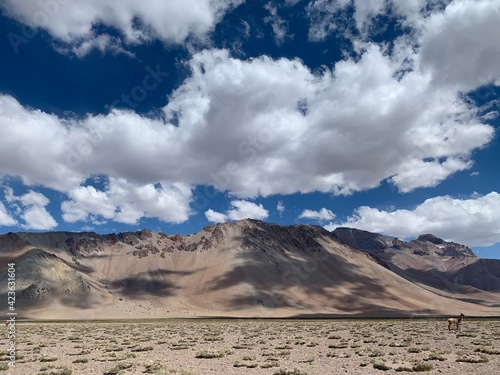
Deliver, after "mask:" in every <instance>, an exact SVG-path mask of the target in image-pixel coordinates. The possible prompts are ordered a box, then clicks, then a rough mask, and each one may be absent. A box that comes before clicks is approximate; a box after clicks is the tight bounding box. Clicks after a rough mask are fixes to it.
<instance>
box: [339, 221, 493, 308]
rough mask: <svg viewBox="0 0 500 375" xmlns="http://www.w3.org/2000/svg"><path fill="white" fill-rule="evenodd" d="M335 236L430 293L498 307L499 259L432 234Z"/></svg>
mask: <svg viewBox="0 0 500 375" xmlns="http://www.w3.org/2000/svg"><path fill="white" fill-rule="evenodd" d="M333 233H334V235H335V236H337V237H338V238H339V239H340V240H342V241H343V242H344V243H345V244H348V245H349V246H351V247H353V248H355V249H357V250H360V251H363V252H366V253H369V254H371V255H372V256H373V257H374V259H376V260H377V261H378V263H379V264H381V265H383V266H385V267H386V268H388V269H390V270H391V271H393V272H395V273H397V274H398V275H400V276H402V277H404V278H405V279H407V280H409V281H411V282H413V283H416V284H418V285H421V286H424V287H426V288H427V289H429V290H433V291H434V292H436V293H439V294H449V293H450V292H454V293H458V294H459V295H457V296H456V298H459V299H463V300H471V301H474V300H475V299H477V300H476V301H475V302H478V303H484V304H489V305H495V304H496V302H495V300H496V299H495V298H494V297H495V296H494V294H495V293H498V292H500V260H497V259H482V258H478V257H477V256H476V255H475V254H474V253H473V252H472V251H471V249H469V248H468V247H467V246H464V245H460V244H457V243H455V242H448V241H444V240H443V239H440V238H437V237H436V236H434V235H432V234H424V235H421V236H419V237H418V238H417V239H416V240H413V241H409V242H405V241H401V240H399V239H398V238H395V237H390V236H383V235H380V234H377V233H371V232H367V231H362V230H358V229H353V228H337V229H335V231H334V232H333ZM460 294H461V295H460ZM472 296H474V297H472ZM482 300H483V301H482ZM489 300H491V301H492V302H488V301H489Z"/></svg>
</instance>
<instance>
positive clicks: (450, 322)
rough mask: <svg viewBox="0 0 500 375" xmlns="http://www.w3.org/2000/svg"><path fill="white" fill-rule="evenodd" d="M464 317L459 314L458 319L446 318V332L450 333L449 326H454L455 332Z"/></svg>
mask: <svg viewBox="0 0 500 375" xmlns="http://www.w3.org/2000/svg"><path fill="white" fill-rule="evenodd" d="M464 316H465V315H464V314H460V317H458V318H448V319H447V320H446V321H447V322H448V331H451V326H456V327H457V328H456V330H457V331H458V328H459V327H460V323H462V320H463V319H464Z"/></svg>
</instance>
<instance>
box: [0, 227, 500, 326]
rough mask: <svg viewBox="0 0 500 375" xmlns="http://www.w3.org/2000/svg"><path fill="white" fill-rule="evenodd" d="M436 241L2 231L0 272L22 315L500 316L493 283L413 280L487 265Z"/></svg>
mask: <svg viewBox="0 0 500 375" xmlns="http://www.w3.org/2000/svg"><path fill="white" fill-rule="evenodd" d="M435 242H439V240H438V239H435V238H431V237H428V236H426V237H422V238H420V239H419V240H417V241H416V242H415V244H412V243H405V242H403V241H399V240H397V239H394V238H392V239H391V238H389V237H384V236H379V235H375V234H369V233H368V232H359V233H358V232H356V231H354V232H351V234H350V235H348V231H346V230H344V229H342V230H339V231H335V232H333V233H332V232H328V231H327V230H325V229H323V228H321V227H317V226H307V225H294V226H280V225H276V224H270V223H264V222H261V221H256V220H242V221H239V222H234V223H223V224H216V225H211V226H207V227H205V228H204V229H203V230H201V231H200V232H198V233H195V234H193V235H188V236H181V235H167V234H164V233H154V232H150V231H148V230H142V231H139V232H129V233H120V234H108V235H98V234H95V233H72V232H48V233H8V234H5V235H1V236H0V277H1V278H2V279H4V280H6V278H7V275H6V268H7V264H8V263H9V262H15V263H16V270H17V272H16V283H17V284H16V285H17V303H18V309H19V313H20V314H21V315H22V316H26V317H36V318H120V317H141V318H153V317H167V316H183V317H184V316H241V317H287V316H325V315H332V316H333V315H352V316H399V315H411V316H413V315H419V314H420V315H429V314H443V313H446V314H449V313H455V314H456V312H457V311H461V312H464V313H465V314H468V315H500V297H499V296H498V293H494V291H495V290H496V289H494V288H496V286H495V285H496V284H494V283H492V284H491V285H492V286H491V288H493V289H491V288H490V289H488V288H484V289H480V288H476V287H473V291H472V292H471V291H470V290H469V291H468V294H467V300H466V297H465V294H464V295H462V294H461V293H462V291H461V290H458V289H457V290H453V291H451V292H450V291H449V290H446V289H445V288H444V287H442V285H441V284H439V283H437V284H436V285H432V286H431V285H428V284H425V283H421V282H420V279H419V277H421V276H422V275H421V274H419V272H422V273H427V272H429V273H432V272H434V271H435V272H441V271H437V268H436V267H437V266H433V267H434V268H433V267H431V266H430V264H431V263H432V261H436V259H442V262H441V263H443V264H451V263H448V262H449V261H450V260H451V259H457V260H459V261H460V262H464V263H465V265H466V267H469V266H470V267H472V268H471V269H473V270H474V271H473V273H474V274H480V272H481V271H480V270H478V271H475V270H476V268H474V267H479V268H478V269H482V268H481V267H483V268H484V267H486V266H485V265H482V263H481V260H479V259H478V258H476V257H474V254H472V253H471V252H470V250H469V251H467V248H465V247H460V246H461V245H456V246H455V245H453V246H455V247H453V246H451V245H449V243H435ZM398 246H399V247H398ZM452 247H453V249H452ZM414 250H418V252H419V253H418V254H417V253H415V252H414ZM398 251H399V253H398ZM422 252H423V253H422ZM415 259H418V260H422V262H420V263H418V267H417V266H415V264H417V263H415V262H416V261H414V260H415ZM433 259H434V260H433ZM410 260H412V262H413V263H411V267H409V266H408V265H409V264H410V263H409V262H410ZM472 260H474V261H472ZM453 262H454V264H455V263H456V264H458V263H457V262H455V261H453ZM443 267H445V266H443ZM454 267H455V268H454ZM454 267H452V268H451V271H453V272H456V271H458V270H459V269H460V268H457V267H458V266H454ZM488 267H489V266H488ZM493 268H494V267H493ZM443 269H444V268H443ZM412 270H414V271H415V272H416V273H414V274H413V273H412V272H413V271H412ZM449 271H450V270H448V269H446V270H444V271H443V272H445V273H447V272H449ZM493 271H494V270H493ZM463 272H465V271H463ZM491 274H494V272H492V273H491ZM447 277H448V276H447ZM445 279H446V278H445ZM454 280H455V281H454V283H455V284H457V283H458V281H457V280H456V279H454ZM464 280H465V281H466V283H464V284H463V285H465V286H467V285H469V284H467V283H472V282H473V281H470V280H469V279H468V278H465V276H464ZM474 280H475V278H474ZM474 282H476V281H474ZM457 285H458V284H457ZM460 285H462V284H460ZM445 286H446V285H445ZM6 293H7V290H6V283H1V284H0V295H2V296H4V297H5V295H6ZM461 299H462V300H461ZM5 300H6V299H5Z"/></svg>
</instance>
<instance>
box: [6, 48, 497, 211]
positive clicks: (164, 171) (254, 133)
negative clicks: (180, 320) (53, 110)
mask: <svg viewBox="0 0 500 375" xmlns="http://www.w3.org/2000/svg"><path fill="white" fill-rule="evenodd" d="M190 67H191V69H192V75H191V77H189V78H188V79H186V80H185V82H184V83H183V84H182V85H181V86H180V87H179V88H178V89H177V90H176V91H174V92H173V93H172V95H171V97H170V100H169V103H168V104H167V105H166V107H165V108H164V111H165V114H166V116H167V118H172V116H174V114H176V115H178V116H179V118H178V119H179V123H178V126H174V125H173V124H170V123H168V122H167V123H165V122H163V120H161V119H152V118H148V117H144V116H140V115H138V114H136V113H134V112H132V111H125V110H114V111H112V112H111V113H109V114H108V115H89V116H88V117H86V118H84V119H82V120H76V119H71V118H69V119H64V118H58V117H57V116H54V115H49V114H46V113H43V112H41V111H39V110H36V109H29V108H25V107H23V106H21V105H20V104H19V103H18V102H17V101H16V100H15V99H14V98H12V97H10V96H7V95H3V96H0V98H1V100H0V107H1V110H2V111H3V113H4V115H3V116H2V117H1V118H0V175H2V174H5V175H11V176H20V177H21V178H22V180H23V182H24V183H25V185H28V186H30V185H34V184H40V185H43V186H46V187H50V188H53V189H56V190H58V191H62V192H64V193H67V194H70V195H71V194H73V192H74V191H75V189H77V188H79V187H81V185H82V184H83V183H84V181H85V180H86V179H87V178H89V177H91V176H95V175H105V176H109V177H110V178H113V179H116V180H119V179H124V180H125V181H129V182H131V183H132V181H133V182H134V183H133V186H132V185H127V186H128V188H130V189H131V191H133V190H134V189H136V188H137V187H138V186H148V185H151V184H155V183H157V182H161V181H168V182H169V183H172V182H178V183H181V184H184V185H185V186H194V185H197V184H208V185H214V186H215V187H217V188H218V189H219V190H223V191H226V190H227V191H229V192H231V193H232V194H233V195H235V196H237V197H239V198H247V197H256V196H259V195H261V196H267V195H272V194H291V193H296V192H302V193H307V192H313V191H321V192H332V193H334V194H349V193H352V192H354V191H359V190H365V189H370V188H372V187H375V186H377V185H378V184H379V183H380V181H382V180H384V179H390V181H392V182H393V183H394V184H395V185H396V186H397V187H398V188H399V189H400V190H401V191H410V190H412V189H415V188H418V187H422V186H434V185H436V184H438V183H439V182H441V181H443V180H444V179H446V178H447V177H448V176H450V175H451V174H453V173H455V172H457V171H461V170H464V169H466V168H469V167H470V166H471V165H472V163H471V159H470V155H471V152H472V151H473V150H475V149H477V148H479V147H482V146H484V145H486V144H487V143H488V142H489V141H490V140H491V139H492V137H493V135H494V129H493V127H492V126H489V125H487V124H483V123H482V122H481V121H482V119H481V118H480V116H478V113H477V109H475V108H474V107H472V106H471V105H470V103H468V102H466V101H464V100H463V99H461V97H460V95H459V93H458V92H456V91H453V90H450V89H449V88H446V89H439V88H436V87H435V86H434V85H433V84H432V82H431V78H432V77H430V76H429V75H426V74H423V75H422V74H421V73H420V72H417V71H415V72H410V73H407V74H406V75H405V76H404V77H402V78H400V79H397V78H396V77H394V72H395V71H396V70H397V68H398V66H397V64H394V63H393V62H392V61H391V59H390V57H388V56H385V55H384V54H383V52H382V51H381V50H380V49H379V48H378V47H377V46H375V45H367V50H366V52H365V53H364V54H363V56H362V57H361V59H360V60H359V61H354V60H344V61H341V62H338V63H337V64H336V65H335V67H334V69H333V70H332V71H328V70H325V71H324V72H323V73H322V74H321V75H314V74H313V73H311V71H310V70H309V69H308V68H307V67H306V66H305V65H304V64H303V63H302V62H301V61H299V60H288V59H279V60H273V59H270V58H268V57H266V56H263V57H260V58H255V59H251V60H247V61H243V60H239V59H235V58H231V57H229V55H228V52H227V51H225V50H205V51H203V52H200V53H197V54H195V55H194V56H193V57H192V59H191V61H190ZM381 98H383V100H381ZM299 107H300V108H299ZM235 124H238V126H235ZM138 140H140V142H138ZM47 144H50V145H51V147H46V145H47ZM179 160H182V163H180V162H178V161H179ZM47 166H50V167H49V168H47ZM132 196H136V195H134V194H132ZM140 202H141V201H140V200H138V201H137V204H138V205H141V204H142V203H140ZM179 204H180V207H182V209H181V211H183V212H185V211H184V208H185V206H184V204H185V199H184V197H183V196H182V197H180V201H179ZM104 207H105V205H104ZM115 207H116V206H115ZM127 207H128V206H126V205H124V206H123V209H124V210H126V208H127ZM135 207H138V206H135ZM151 211H153V210H152V209H151V208H148V207H145V208H144V209H137V211H134V210H132V209H130V210H128V211H127V210H126V212H129V214H123V220H127V221H133V220H134V217H136V216H137V215H138V213H139V212H143V213H145V212H151ZM68 217H71V215H70V216H68ZM120 217H121V216H120ZM180 217H184V216H183V215H181V216H180ZM175 220H178V218H176V219H175Z"/></svg>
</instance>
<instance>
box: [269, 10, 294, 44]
mask: <svg viewBox="0 0 500 375" xmlns="http://www.w3.org/2000/svg"><path fill="white" fill-rule="evenodd" d="M264 8H265V9H266V10H267V11H268V12H269V16H267V17H265V18H264V22H266V23H270V24H271V27H272V28H273V33H274V41H275V42H276V44H277V45H281V44H283V42H284V41H285V37H286V36H287V33H288V24H287V22H286V21H285V20H284V19H283V18H282V17H280V16H279V15H278V9H277V8H276V7H273V6H272V5H271V3H267V4H266V5H264Z"/></svg>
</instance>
